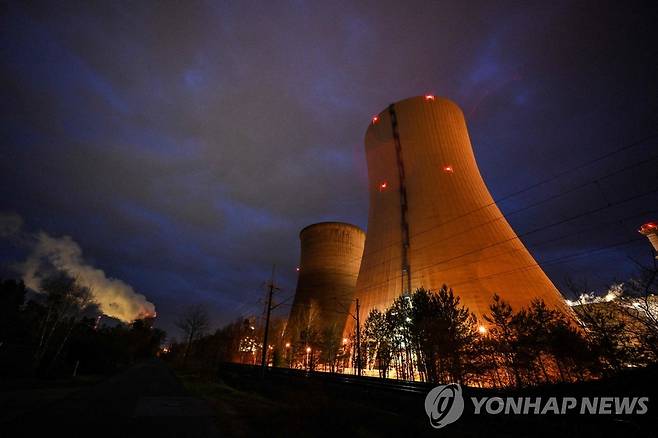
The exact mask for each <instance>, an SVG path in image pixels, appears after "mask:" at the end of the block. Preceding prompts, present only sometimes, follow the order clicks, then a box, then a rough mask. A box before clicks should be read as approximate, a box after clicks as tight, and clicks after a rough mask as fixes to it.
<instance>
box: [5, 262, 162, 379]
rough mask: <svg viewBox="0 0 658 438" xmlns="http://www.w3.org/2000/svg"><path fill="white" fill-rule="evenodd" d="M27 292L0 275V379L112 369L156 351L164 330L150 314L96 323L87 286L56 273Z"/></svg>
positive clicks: (95, 315) (73, 374)
mask: <svg viewBox="0 0 658 438" xmlns="http://www.w3.org/2000/svg"><path fill="white" fill-rule="evenodd" d="M41 286H42V287H41V289H42V291H43V293H41V294H36V293H33V292H32V293H30V292H29V291H28V290H27V289H26V288H25V285H24V284H23V283H22V282H21V281H16V280H0V382H1V383H2V385H3V386H6V385H11V384H12V382H14V383H15V382H17V380H16V379H17V378H24V379H30V378H48V379H53V378H62V377H71V376H79V375H104V374H111V373H114V372H116V371H118V370H120V369H122V368H125V367H126V366H128V365H131V364H134V363H136V362H137V361H140V360H143V359H145V358H148V357H154V356H155V355H156V353H157V352H158V349H159V347H160V343H161V341H162V340H163V339H164V336H165V334H164V332H163V331H161V330H159V329H155V328H153V320H152V319H141V320H136V321H134V322H132V323H130V324H124V323H120V322H118V321H115V322H114V323H113V324H112V325H103V324H99V320H100V315H101V314H100V312H99V310H98V307H97V305H96V304H95V303H94V300H93V297H92V293H91V291H90V290H89V289H88V288H86V287H84V286H81V285H79V284H78V283H77V282H76V281H75V279H73V278H71V277H69V276H68V275H66V274H65V273H62V272H56V273H54V274H53V275H51V276H50V277H48V278H47V279H45V280H44V281H43V283H42V285H41Z"/></svg>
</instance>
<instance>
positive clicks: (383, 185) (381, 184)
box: [379, 181, 388, 192]
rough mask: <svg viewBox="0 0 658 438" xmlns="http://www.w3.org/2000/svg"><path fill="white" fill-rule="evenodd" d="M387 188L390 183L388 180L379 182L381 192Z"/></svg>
mask: <svg viewBox="0 0 658 438" xmlns="http://www.w3.org/2000/svg"><path fill="white" fill-rule="evenodd" d="M386 188H388V183H387V182H386V181H383V182H381V183H380V184H379V191H380V192H383V191H384V190H386Z"/></svg>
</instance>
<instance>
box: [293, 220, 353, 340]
mask: <svg viewBox="0 0 658 438" xmlns="http://www.w3.org/2000/svg"><path fill="white" fill-rule="evenodd" d="M365 238H366V236H365V233H364V232H363V230H361V229H360V228H359V227H357V226H355V225H350V224H346V223H341V222H321V223H317V224H313V225H309V226H308V227H306V228H304V229H303V230H302V231H301V232H300V233H299V239H300V240H301V261H300V264H299V268H298V269H299V277H298V279H297V290H296V292H295V299H294V301H293V305H292V309H291V310H290V317H289V318H288V326H287V328H286V337H288V338H289V339H292V340H294V339H298V338H299V336H300V332H301V331H303V330H305V329H307V328H309V327H312V329H313V330H314V331H315V332H317V333H326V331H327V330H332V331H333V332H334V333H336V336H341V334H342V331H343V327H344V326H345V321H346V319H347V317H348V316H347V311H348V309H349V308H350V304H351V302H352V299H353V298H354V290H355V287H356V277H357V275H358V274H359V267H360V266H361V257H362V256H363V245H364V243H365Z"/></svg>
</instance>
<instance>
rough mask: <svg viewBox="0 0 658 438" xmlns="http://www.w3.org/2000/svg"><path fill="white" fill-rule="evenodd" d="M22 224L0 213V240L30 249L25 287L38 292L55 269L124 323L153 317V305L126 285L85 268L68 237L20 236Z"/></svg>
mask: <svg viewBox="0 0 658 438" xmlns="http://www.w3.org/2000/svg"><path fill="white" fill-rule="evenodd" d="M21 226H22V221H21V218H20V216H18V215H16V214H7V213H2V212H0V238H10V237H12V235H13V237H16V236H18V237H19V240H21V241H23V242H26V241H29V242H30V243H29V245H30V246H32V247H33V250H32V253H31V254H30V256H29V257H28V259H27V260H26V261H25V263H23V264H22V275H23V281H24V282H25V285H26V286H28V287H29V288H31V289H34V290H36V291H39V290H40V285H41V279H42V278H43V276H44V275H45V273H48V272H49V271H52V268H55V269H57V270H60V271H64V272H66V273H67V274H68V275H70V276H71V277H73V278H75V279H76V280H77V281H78V283H80V284H81V285H82V286H87V287H89V288H90V289H91V293H92V295H93V297H94V300H95V301H96V303H97V304H98V306H99V307H100V309H101V311H102V312H103V313H104V314H105V315H107V316H111V317H113V318H117V319H120V320H121V321H124V322H130V321H134V320H135V319H138V318H144V317H150V316H151V317H152V316H155V306H154V305H153V303H150V302H149V301H148V300H147V299H146V297H145V296H144V295H141V294H138V293H137V292H135V290H134V289H133V288H132V286H130V285H129V284H127V283H125V282H123V281H121V280H119V279H117V278H108V277H107V276H106V275H105V272H103V271H102V270H100V269H97V268H94V267H93V266H90V265H88V264H87V263H85V261H84V260H83V258H82V249H81V248H80V245H78V244H77V243H76V242H75V241H74V240H73V239H72V238H71V237H69V236H64V237H60V238H57V237H52V236H49V235H48V234H46V233H44V232H40V233H38V234H36V235H31V234H30V235H22V236H21V231H20V229H21Z"/></svg>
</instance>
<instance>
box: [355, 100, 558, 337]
mask: <svg viewBox="0 0 658 438" xmlns="http://www.w3.org/2000/svg"><path fill="white" fill-rule="evenodd" d="M365 149H366V159H367V165H368V179H369V198H370V208H369V215H368V229H367V237H366V242H365V249H364V253H363V259H362V262H361V268H360V271H359V275H358V280H357V283H356V295H355V296H356V297H358V298H359V299H360V302H361V317H362V320H365V318H366V317H367V315H368V313H369V311H370V310H371V309H373V308H378V309H380V310H383V309H385V308H386V307H388V306H390V304H391V303H392V302H393V300H394V299H395V298H397V297H399V296H400V295H401V294H405V293H409V292H412V291H414V290H415V289H417V288H420V287H424V288H426V289H432V290H436V289H438V288H440V287H441V286H442V285H443V284H447V285H448V286H449V287H451V288H453V290H454V292H455V294H456V295H458V296H459V297H460V298H461V302H462V303H463V304H465V305H466V306H467V307H468V308H469V309H470V310H471V311H472V312H473V313H475V314H476V316H477V317H478V318H479V319H480V320H481V318H482V316H483V315H484V314H486V313H488V305H489V303H490V302H491V298H492V296H493V294H494V293H497V294H499V295H500V296H501V297H502V298H503V299H504V300H506V301H508V302H509V303H510V304H511V305H512V307H513V308H514V309H516V310H518V309H520V308H521V307H524V306H527V305H528V304H529V303H530V301H531V300H532V299H534V298H540V299H543V300H544V301H545V302H546V303H547V304H548V305H549V306H551V307H553V308H558V309H561V310H564V311H567V312H568V310H567V309H568V307H567V306H566V304H565V302H564V299H563V298H562V296H561V295H560V293H559V292H558V290H557V289H556V288H555V286H554V285H553V283H552V282H551V280H550V279H549V278H548V277H547V276H546V274H545V273H544V271H543V270H542V269H541V267H540V266H539V265H538V264H537V263H536V261H535V259H534V258H533V257H532V255H531V254H530V253H529V252H528V250H527V249H526V248H525V246H524V245H523V242H521V240H520V239H519V238H518V236H517V235H516V233H515V232H514V230H513V229H512V227H511V226H510V225H509V223H508V222H507V220H506V219H505V217H504V216H503V214H502V213H501V211H500V209H499V208H498V206H497V205H496V203H495V201H494V199H493V198H492V196H491V194H490V193H489V190H488V189H487V187H486V185H485V183H484V181H483V179H482V176H481V174H480V171H479V169H478V166H477V163H476V160H475V156H474V153H473V149H472V147H471V141H470V139H469V135H468V130H467V127H466V122H465V120H464V115H463V113H462V111H461V109H460V108H459V107H458V106H457V105H456V104H455V103H453V102H452V101H450V100H448V99H444V98H440V97H435V96H418V97H413V98H409V99H405V100H402V101H400V102H396V103H394V104H391V105H390V106H389V107H388V108H386V109H385V110H384V111H382V112H381V113H379V114H377V115H376V116H375V117H373V119H372V122H371V124H370V126H369V127H368V129H367V132H366V136H365ZM510 171H512V169H510ZM353 311H354V308H352V312H353ZM347 322H348V324H347V326H346V331H345V333H346V334H349V333H351V332H352V330H353V328H354V324H353V322H352V321H350V320H348V321H347Z"/></svg>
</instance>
